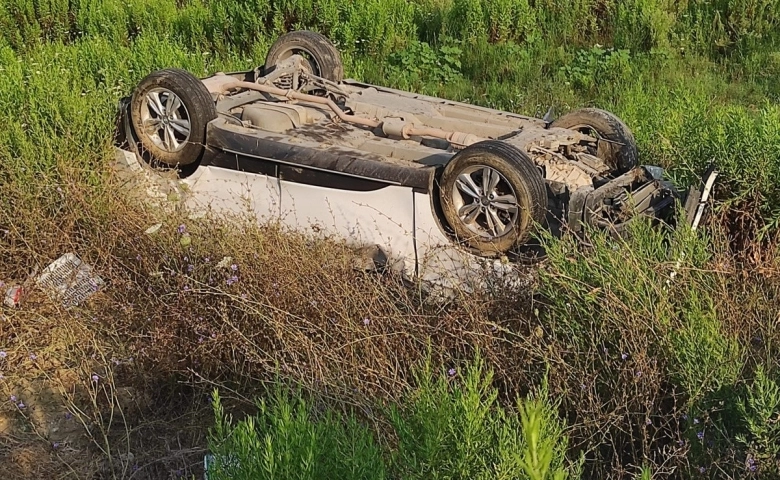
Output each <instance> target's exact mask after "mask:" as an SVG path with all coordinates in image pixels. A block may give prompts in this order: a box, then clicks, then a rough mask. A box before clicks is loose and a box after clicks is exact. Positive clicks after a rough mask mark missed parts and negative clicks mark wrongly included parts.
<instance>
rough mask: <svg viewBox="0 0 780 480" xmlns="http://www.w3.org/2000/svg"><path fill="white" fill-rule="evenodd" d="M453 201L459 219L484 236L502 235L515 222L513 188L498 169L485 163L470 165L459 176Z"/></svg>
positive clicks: (517, 208) (453, 193)
mask: <svg viewBox="0 0 780 480" xmlns="http://www.w3.org/2000/svg"><path fill="white" fill-rule="evenodd" d="M452 201H453V203H454V206H455V208H456V211H457V212H458V218H459V219H460V221H461V222H463V224H464V225H465V226H466V227H467V228H468V229H469V230H470V231H472V232H473V233H476V234H478V235H479V236H481V237H483V238H488V239H494V238H498V237H501V236H503V235H505V234H506V233H507V232H508V231H510V230H511V229H512V228H513V227H514V225H515V223H516V222H517V217H518V214H519V207H518V205H517V196H516V194H515V191H514V189H513V188H512V186H511V185H510V184H509V182H508V181H507V180H506V178H504V176H503V175H501V173H500V172H499V171H498V170H496V169H494V168H492V167H488V166H486V165H475V166H471V167H469V168H466V169H464V170H463V171H462V172H461V174H460V175H458V180H457V182H456V188H455V190H453V192H452Z"/></svg>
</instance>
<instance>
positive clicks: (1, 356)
mask: <svg viewBox="0 0 780 480" xmlns="http://www.w3.org/2000/svg"><path fill="white" fill-rule="evenodd" d="M7 356H8V354H7V353H5V352H0V358H5V357H7Z"/></svg>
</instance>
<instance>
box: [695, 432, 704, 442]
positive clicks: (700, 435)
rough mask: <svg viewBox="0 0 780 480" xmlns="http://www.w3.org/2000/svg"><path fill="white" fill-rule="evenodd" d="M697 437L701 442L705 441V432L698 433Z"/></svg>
mask: <svg viewBox="0 0 780 480" xmlns="http://www.w3.org/2000/svg"><path fill="white" fill-rule="evenodd" d="M696 436H697V437H698V438H699V440H703V439H704V432H703V431H701V432H698V433H697V434H696Z"/></svg>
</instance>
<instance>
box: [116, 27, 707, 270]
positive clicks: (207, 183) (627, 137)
mask: <svg viewBox="0 0 780 480" xmlns="http://www.w3.org/2000/svg"><path fill="white" fill-rule="evenodd" d="M342 77H343V69H342V64H341V60H340V56H339V52H338V51H337V50H336V48H335V47H334V46H333V44H332V43H331V42H330V41H329V40H328V39H327V38H325V37H324V36H322V35H320V34H317V33H314V32H309V31H297V32H291V33H288V34H286V35H283V36H281V37H280V38H279V39H278V40H277V41H276V42H275V43H274V44H273V46H272V47H271V48H270V50H269V52H268V55H267V59H266V63H265V65H264V66H262V67H258V68H257V69H255V70H252V71H248V72H238V73H230V74H222V73H218V74H215V75H213V76H210V77H208V78H204V79H198V78H196V77H194V76H193V75H191V74H189V73H187V72H185V71H182V70H178V69H167V70H161V71H157V72H153V73H151V74H150V75H149V76H147V77H146V78H145V79H143V80H142V81H141V82H140V83H139V85H138V86H137V88H136V89H135V91H134V92H133V94H132V96H131V97H127V98H125V99H123V100H122V102H121V105H120V106H121V110H120V116H119V122H118V127H119V129H118V130H119V135H118V143H119V144H120V146H121V148H123V149H125V150H128V151H130V152H133V154H134V155H136V156H138V157H140V158H142V159H144V160H145V161H147V162H148V163H150V164H151V165H153V166H158V167H167V168H175V169H177V170H178V172H179V176H180V178H181V180H180V182H182V183H183V184H186V185H187V187H188V188H187V191H188V202H189V203H188V204H189V205H190V206H191V207H192V208H195V209H198V208H214V209H217V210H224V211H233V212H237V211H238V210H242V209H246V208H248V209H250V210H251V211H252V212H254V213H255V214H256V215H257V217H258V219H259V220H261V221H267V220H279V221H281V222H283V223H284V224H287V225H289V226H290V227H293V228H296V229H304V230H307V231H312V229H313V230H314V231H317V232H322V233H330V234H337V235H339V236H341V237H343V238H346V239H348V240H350V241H352V242H353V243H356V244H362V245H376V246H378V247H379V248H380V249H381V250H382V251H383V252H384V254H385V255H386V256H387V257H388V258H389V259H393V260H397V261H398V262H400V265H401V266H402V268H403V269H404V270H406V271H407V272H408V273H412V274H419V273H420V270H421V269H422V268H423V267H424V266H425V265H426V263H428V262H433V263H434V264H437V265H439V267H441V265H442V262H443V261H445V262H448V261H450V260H452V259H453V258H454V257H453V255H455V256H459V258H461V260H458V261H457V262H458V263H459V264H460V263H462V258H463V256H462V255H461V254H460V253H455V252H467V253H466V256H468V257H469V258H473V259H478V258H490V257H496V256H501V257H506V258H509V259H513V258H518V257H522V256H524V255H528V254H529V253H528V252H529V249H528V241H529V235H530V234H531V232H532V231H533V229H534V228H536V227H537V226H542V227H545V228H549V229H552V230H553V231H555V232H560V231H563V230H570V231H579V230H581V229H582V228H583V225H591V226H596V227H602V228H608V229H611V230H613V231H616V232H619V231H620V230H621V229H622V228H624V227H625V225H626V223H627V222H629V221H631V219H633V218H637V217H638V216H640V215H649V216H652V217H655V218H659V219H662V220H665V219H667V217H668V215H669V214H670V213H671V212H672V211H673V207H674V205H675V204H676V203H677V202H678V201H680V200H683V198H682V196H681V195H680V194H679V193H678V192H677V191H676V190H675V188H674V187H673V186H672V185H671V184H670V183H669V182H667V181H665V180H663V179H662V170H661V169H660V168H658V167H647V166H639V165H638V163H637V148H636V144H635V141H634V138H633V135H632V133H631V131H630V130H629V128H628V127H627V126H626V125H625V124H624V123H623V122H622V121H621V120H620V119H618V118H617V117H616V116H615V115H613V114H611V113H609V112H606V111H603V110H598V109H590V108H589V109H582V110H577V111H574V112H571V113H569V114H567V115H564V116H562V117H560V118H557V119H555V120H550V119H548V118H544V119H538V118H531V117H525V116H521V115H516V114H513V113H510V112H504V111H499V110H494V109H489V108H483V107H478V106H474V105H469V104H465V103H459V102H453V101H449V100H444V99H441V98H435V97H429V96H424V95H417V94H413V93H409V92H403V91H398V90H394V89H390V88H384V87H380V86H374V85H368V84H364V83H360V82H357V81H352V80H344V79H343V78H342ZM687 198H688V200H689V207H690V208H691V212H693V210H694V209H695V207H696V206H697V205H696V204H697V201H698V197H697V198H694V196H692V195H687ZM241 199H244V200H245V201H241ZM693 216H694V215H693V214H692V215H691V217H693ZM445 268H446V267H445Z"/></svg>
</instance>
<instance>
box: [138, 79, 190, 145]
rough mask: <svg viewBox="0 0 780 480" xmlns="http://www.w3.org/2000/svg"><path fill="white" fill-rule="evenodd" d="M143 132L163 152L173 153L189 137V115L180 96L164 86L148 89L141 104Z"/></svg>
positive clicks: (184, 143) (185, 142)
mask: <svg viewBox="0 0 780 480" xmlns="http://www.w3.org/2000/svg"><path fill="white" fill-rule="evenodd" d="M141 122H142V125H143V127H144V131H143V133H144V134H146V136H147V137H148V138H149V140H151V142H152V143H153V144H154V145H155V146H156V147H157V148H159V149H161V150H163V151H164V152H168V153H174V152H177V151H179V150H181V149H182V148H184V146H185V145H186V144H187V141H188V140H189V138H190V115H189V112H188V111H187V107H186V106H185V105H184V102H182V100H181V98H179V96H178V95H176V94H175V93H173V92H172V91H170V90H168V89H166V88H155V89H152V90H150V91H149V92H148V93H147V94H146V95H145V97H144V99H143V103H142V105H141Z"/></svg>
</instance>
